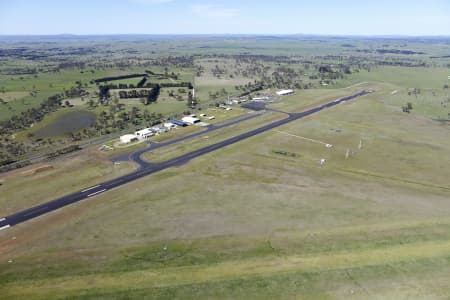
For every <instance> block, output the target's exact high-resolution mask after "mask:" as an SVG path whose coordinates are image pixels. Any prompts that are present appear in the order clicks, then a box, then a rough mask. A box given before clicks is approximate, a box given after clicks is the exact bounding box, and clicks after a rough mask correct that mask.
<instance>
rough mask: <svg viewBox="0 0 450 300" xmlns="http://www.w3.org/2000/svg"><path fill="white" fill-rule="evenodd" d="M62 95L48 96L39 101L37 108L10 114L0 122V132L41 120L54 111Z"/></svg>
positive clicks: (10, 130) (14, 129) (13, 129)
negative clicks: (18, 113)
mask: <svg viewBox="0 0 450 300" xmlns="http://www.w3.org/2000/svg"><path fill="white" fill-rule="evenodd" d="M63 98H64V96H63V95H61V94H56V95H53V96H50V97H48V98H47V99H46V100H45V101H43V102H42V103H41V105H40V106H39V108H30V109H28V110H26V111H24V112H22V113H21V114H20V115H15V116H12V117H11V119H9V120H7V121H3V122H0V134H8V133H12V132H15V131H17V130H21V129H25V128H28V127H30V126H31V124H34V123H36V122H39V121H41V120H42V119H43V118H44V116H45V115H46V114H48V113H49V112H52V111H56V110H57V109H58V108H59V107H60V106H61V104H62V100H63Z"/></svg>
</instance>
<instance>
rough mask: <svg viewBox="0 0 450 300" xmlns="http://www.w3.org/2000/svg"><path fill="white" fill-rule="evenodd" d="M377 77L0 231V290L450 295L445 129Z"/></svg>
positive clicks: (29, 293)
mask: <svg viewBox="0 0 450 300" xmlns="http://www.w3.org/2000/svg"><path fill="white" fill-rule="evenodd" d="M368 87H370V88H375V89H376V90H377V92H376V93H374V94H371V95H368V96H365V97H362V98H360V99H358V100H355V101H351V102H347V103H344V104H341V105H339V106H338V107H335V108H332V109H330V110H326V111H322V112H320V113H318V114H316V115H313V116H309V117H307V118H305V119H302V120H299V121H296V122H293V123H290V124H287V125H284V126H282V127H280V128H278V129H277V130H272V131H270V132H267V133H264V134H261V135H258V136H255V137H253V138H251V139H249V140H245V141H242V142H240V143H238V144H235V145H232V146H230V147H226V148H225V149H222V150H220V151H216V152H213V153H210V154H208V155H205V156H202V157H200V158H198V159H195V160H194V161H191V162H190V163H189V164H187V165H185V166H182V167H179V168H174V169H170V170H165V171H163V172H160V173H158V174H154V175H152V176H149V177H146V178H143V179H140V180H138V181H136V182H133V183H130V184H128V185H126V186H124V187H121V188H119V189H116V190H114V191H110V192H108V193H105V194H103V195H101V196H99V197H96V198H93V199H91V200H89V201H86V202H83V203H78V204H76V205H74V206H71V207H68V208H65V209H64V210H62V211H60V212H56V213H53V214H50V215H48V216H45V217H42V218H39V219H36V220H33V221H30V222H28V223H25V224H23V225H20V226H18V227H15V228H12V229H10V230H8V231H4V232H2V233H1V242H0V253H1V257H2V258H3V259H2V261H1V262H0V282H1V283H2V284H1V287H0V291H1V293H2V295H5V296H6V297H8V299H63V298H64V299H111V298H112V299H129V298H136V299H139V298H148V299H173V298H183V299H211V298H216V299H229V298H235V299H236V298H240V299H242V298H246V299H274V298H284V299H446V298H447V297H448V296H449V295H450V290H449V288H448V284H447V282H448V280H449V279H450V276H449V274H450V272H449V270H450V263H449V262H450V257H449V255H448V253H449V252H448V251H449V250H450V246H449V241H450V234H449V232H450V230H449V229H450V219H449V218H448V215H449V213H450V204H449V202H448V199H449V198H450V185H449V184H448V180H447V178H449V177H450V171H449V169H448V168H443V167H442V166H446V165H450V158H449V156H448V155H447V153H448V151H449V148H450V144H449V141H448V127H446V126H443V125H442V124H440V123H439V122H436V121H433V120H431V119H430V118H428V117H426V111H425V110H424V111H422V110H421V109H419V108H417V112H415V113H411V114H406V113H403V112H402V111H401V110H400V109H399V107H398V104H400V103H402V101H397V100H395V97H399V96H396V95H391V92H392V90H393V89H399V90H400V88H401V87H402V86H401V85H399V86H397V85H396V86H394V85H389V84H381V83H375V84H372V83H371V84H369V85H368ZM364 88H365V87H364ZM403 88H406V87H403ZM423 88H425V87H423ZM359 89H361V87H359ZM352 91H353V90H352V89H342V90H341V89H339V90H330V89H327V90H323V91H308V92H305V94H304V95H302V94H301V93H297V94H296V95H294V96H292V97H286V98H284V99H283V100H282V103H279V104H274V105H273V106H274V107H276V108H280V109H283V110H286V111H299V110H301V109H303V108H304V107H308V106H310V105H311V104H313V102H314V99H316V101H318V102H322V101H324V100H326V99H334V98H336V97H339V96H342V95H343V94H349V92H352ZM443 109H444V108H443ZM219 137H220V135H219V136H218V137H217V138H219ZM214 138H216V137H214ZM305 138H307V139H311V140H313V141H311V140H306V139H305ZM361 140H362V146H361V147H359V143H360V141H361ZM314 141H318V142H324V143H330V144H332V145H333V148H327V147H325V146H324V145H323V144H320V143H318V142H314ZM347 149H350V154H349V156H348V158H346V157H345V155H346V151H347ZM283 153H294V154H295V156H290V155H284V154H283ZM322 158H325V159H326V160H327V162H326V164H325V165H324V166H320V164H319V160H320V159H322ZM4 187H6V185H4V186H2V187H0V188H4ZM10 191H12V189H11V190H10ZM38 193H42V192H39V191H35V192H34V194H35V195H37V194H38ZM44 196H45V195H44ZM47 196H48V195H47ZM4 203H5V205H6V204H7V203H8V205H12V204H9V201H5V202H4ZM62 223H63V224H64V226H58V225H60V224H62ZM13 237H15V238H14V239H13ZM8 260H11V261H12V262H10V263H8Z"/></svg>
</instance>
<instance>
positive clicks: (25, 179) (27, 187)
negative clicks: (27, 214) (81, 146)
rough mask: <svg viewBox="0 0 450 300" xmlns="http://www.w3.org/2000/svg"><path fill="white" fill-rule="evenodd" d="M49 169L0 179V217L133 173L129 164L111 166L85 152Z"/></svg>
mask: <svg viewBox="0 0 450 300" xmlns="http://www.w3.org/2000/svg"><path fill="white" fill-rule="evenodd" d="M50 165H51V166H52V167H53V168H52V169H50V170H46V171H44V172H41V173H37V174H34V175H27V174H25V173H26V170H27V169H33V168H35V167H36V166H30V167H28V168H26V169H20V170H17V171H14V172H10V173H7V174H2V175H1V176H0V180H1V182H2V184H1V185H0V193H1V194H2V197H1V198H0V207H1V214H2V215H7V214H11V213H14V212H16V211H19V210H23V209H26V208H29V207H30V206H32V205H36V204H40V203H42V202H45V201H47V200H49V199H53V198H56V197H59V196H63V195H65V194H69V193H71V192H75V191H78V190H80V189H83V188H85V187H87V186H90V185H93V184H95V183H96V182H98V183H100V182H103V181H105V180H107V179H112V178H115V177H118V176H120V175H123V174H126V173H128V172H131V171H132V170H134V169H135V166H134V165H133V164H132V163H123V164H120V165H113V164H112V163H111V162H110V161H108V160H107V159H106V158H104V157H102V156H101V155H99V154H95V153H87V152H85V153H83V154H81V155H78V156H76V157H72V158H66V159H64V160H57V161H53V162H51V163H50Z"/></svg>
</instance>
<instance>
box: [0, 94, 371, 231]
mask: <svg viewBox="0 0 450 300" xmlns="http://www.w3.org/2000/svg"><path fill="white" fill-rule="evenodd" d="M370 93H373V91H372V90H363V91H360V92H358V93H356V94H353V95H350V96H346V97H343V98H339V99H336V100H333V101H330V102H328V103H325V104H323V105H320V106H317V107H315V108H312V109H309V110H306V111H303V112H300V113H290V114H288V117H287V118H285V119H282V120H279V121H275V122H273V123H270V124H267V125H264V126H262V127H259V128H256V129H253V130H250V131H248V132H245V133H243V134H240V135H237V136H235V137H232V138H229V139H226V140H223V141H220V142H217V143H215V144H212V145H209V146H206V147H203V148H201V149H198V150H195V151H192V152H190V153H187V154H184V155H181V156H179V157H176V158H173V159H170V160H168V161H165V162H159V163H148V162H145V161H143V160H142V159H141V158H140V156H141V155H142V154H143V153H144V152H147V151H152V150H154V149H155V148H154V147H149V148H146V149H143V150H141V151H138V152H136V153H134V154H133V156H132V159H133V160H134V161H136V162H137V163H139V165H140V166H141V167H140V168H139V169H138V170H136V171H134V172H132V173H130V174H127V175H124V176H121V177H118V178H116V179H112V180H109V181H106V182H104V183H101V184H98V185H95V186H92V187H88V188H86V189H84V190H82V191H79V192H75V193H73V194H70V195H66V196H63V197H61V198H58V199H55V200H52V201H49V202H46V203H43V204H40V205H37V206H34V207H31V208H29V209H25V210H22V211H19V212H17V213H14V214H12V215H10V216H6V217H3V218H2V217H0V230H3V229H7V228H9V227H11V226H15V225H17V224H20V223H23V222H26V221H28V220H30V219H33V218H36V217H39V216H42V215H44V214H47V213H50V212H53V211H55V210H58V209H60V208H62V207H65V206H67V205H70V204H73V203H76V202H79V201H82V200H86V199H89V198H91V197H95V196H97V195H100V194H103V193H105V192H107V191H109V190H111V189H114V188H118V187H120V186H122V185H124V184H127V183H129V182H132V181H135V180H137V179H140V178H142V177H145V176H148V175H150V174H154V173H157V172H159V171H161V170H165V169H168V168H172V167H178V166H181V165H184V164H186V163H188V162H189V161H190V160H191V159H194V158H196V157H199V156H201V155H204V154H207V153H210V152H212V151H215V150H218V149H221V148H224V147H226V146H229V145H232V144H235V143H237V142H239V141H242V140H245V139H247V138H250V137H252V136H255V135H257V134H260V133H263V132H266V131H268V130H271V129H273V128H276V127H279V126H282V125H284V124H287V123H290V122H293V121H296V120H299V119H301V118H304V117H306V116H309V115H312V114H315V113H317V112H320V111H321V110H323V109H327V108H330V107H333V106H336V105H338V104H340V103H343V102H346V101H349V100H352V99H355V98H358V97H361V96H364V95H367V94H370ZM236 123H239V120H236ZM226 126H230V125H228V123H227V124H224V125H223V127H226ZM200 134H205V131H202V132H200V133H196V134H194V136H195V135H200ZM192 136H193V135H189V136H187V137H184V138H180V139H177V140H174V141H171V142H168V143H165V144H164V145H165V146H167V145H168V144H174V143H177V142H180V141H182V140H184V139H186V138H192Z"/></svg>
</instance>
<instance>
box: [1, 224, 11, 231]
mask: <svg viewBox="0 0 450 300" xmlns="http://www.w3.org/2000/svg"><path fill="white" fill-rule="evenodd" d="M9 227H11V225H9V224H8V225H5V226H2V227H0V230H3V229H7V228H9Z"/></svg>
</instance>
